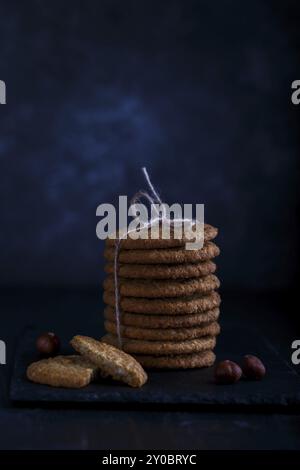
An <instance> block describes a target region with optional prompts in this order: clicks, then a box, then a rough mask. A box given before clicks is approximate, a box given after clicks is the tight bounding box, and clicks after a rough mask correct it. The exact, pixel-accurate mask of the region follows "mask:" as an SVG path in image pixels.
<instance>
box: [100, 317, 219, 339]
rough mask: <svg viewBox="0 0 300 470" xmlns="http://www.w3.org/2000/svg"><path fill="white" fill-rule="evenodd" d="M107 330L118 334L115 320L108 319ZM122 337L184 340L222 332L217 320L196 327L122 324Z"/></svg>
mask: <svg viewBox="0 0 300 470" xmlns="http://www.w3.org/2000/svg"><path fill="white" fill-rule="evenodd" d="M104 326H105V330H106V331H107V332H108V333H111V334H112V335H117V325H116V323H115V322H110V321H106V322H105V323H104ZM120 332H121V336H122V338H130V339H145V340H150V341H184V340H187V339H194V338H201V337H202V336H216V335H218V334H219V333H220V326H219V324H218V323H217V322H213V323H208V324H207V323H204V324H203V325H202V326H198V327H194V328H164V329H159V328H156V329H154V328H138V327H134V326H124V325H121V329H120Z"/></svg>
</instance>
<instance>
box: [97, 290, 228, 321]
mask: <svg viewBox="0 0 300 470" xmlns="http://www.w3.org/2000/svg"><path fill="white" fill-rule="evenodd" d="M103 300H104V302H105V303H106V304H107V305H110V306H111V307H114V306H115V295H114V293H112V292H107V291H104V295H103ZM220 302H221V299H220V296H219V294H218V293H217V292H212V293H210V294H208V295H199V294H194V295H193V296H189V297H175V298H174V297H169V298H165V299H146V298H135V297H123V298H121V299H120V306H121V309H122V311H124V312H133V313H144V314H148V313H150V314H153V315H155V314H156V315H164V314H167V315H184V314H193V313H200V312H201V313H202V312H205V311H206V310H211V309H212V308H215V307H219V305H220Z"/></svg>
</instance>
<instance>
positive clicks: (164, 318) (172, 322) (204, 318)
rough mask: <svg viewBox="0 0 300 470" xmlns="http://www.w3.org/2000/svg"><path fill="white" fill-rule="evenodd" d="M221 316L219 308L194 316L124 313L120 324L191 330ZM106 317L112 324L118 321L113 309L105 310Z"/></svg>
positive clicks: (107, 308)
mask: <svg viewBox="0 0 300 470" xmlns="http://www.w3.org/2000/svg"><path fill="white" fill-rule="evenodd" d="M219 315H220V310H219V308H214V309H212V310H207V311H206V312H203V313H194V314H192V315H143V314H139V313H129V312H122V313H121V315H120V322H121V324H122V325H126V326H133V327H140V328H151V329H157V328H163V329H164V328H189V327H193V326H199V325H201V324H203V323H209V322H214V321H216V320H218V318H219ZM104 317H105V318H106V319H107V320H110V321H111V322H115V321H116V312H115V310H114V308H113V307H106V308H105V309H104Z"/></svg>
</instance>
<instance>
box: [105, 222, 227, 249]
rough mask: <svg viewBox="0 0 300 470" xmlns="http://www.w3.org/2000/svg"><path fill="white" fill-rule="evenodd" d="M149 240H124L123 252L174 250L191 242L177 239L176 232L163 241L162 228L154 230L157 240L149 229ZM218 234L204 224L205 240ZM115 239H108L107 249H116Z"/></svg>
mask: <svg viewBox="0 0 300 470" xmlns="http://www.w3.org/2000/svg"><path fill="white" fill-rule="evenodd" d="M145 232H147V239H143V238H138V239H137V240H133V239H132V238H129V237H128V238H127V239H125V238H124V239H122V240H121V250H136V249H138V250H147V249H161V248H174V247H180V246H184V245H185V244H186V243H187V242H189V241H191V240H190V239H189V238H190V237H189V238H188V237H185V236H184V234H183V237H181V238H175V233H174V230H172V229H171V230H170V239H169V240H168V239H163V238H162V236H161V234H162V231H161V228H160V229H158V227H156V229H155V230H154V232H155V233H154V235H155V237H156V238H150V236H149V234H150V230H149V229H147V230H146V231H145ZM217 234H218V229H216V228H215V227H213V226H212V225H209V224H204V240H205V241H209V240H213V239H214V238H216V236H217ZM115 238H116V237H114V238H108V239H106V246H107V247H114V246H115V243H116V240H115Z"/></svg>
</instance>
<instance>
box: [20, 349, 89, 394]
mask: <svg viewBox="0 0 300 470" xmlns="http://www.w3.org/2000/svg"><path fill="white" fill-rule="evenodd" d="M96 373H97V366H96V365H95V364H93V363H92V362H91V361H89V360H88V359H85V358H83V357H81V356H79V355H76V356H75V355H73V356H55V357H51V358H49V359H41V360H40V361H37V362H33V363H32V364H30V365H29V366H28V368H27V371H26V375H27V378H28V379H29V380H31V382H35V383H39V384H44V385H50V386H51V387H65V388H82V387H86V386H87V385H88V384H89V383H90V382H91V381H92V380H93V379H94V378H95V376H96Z"/></svg>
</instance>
